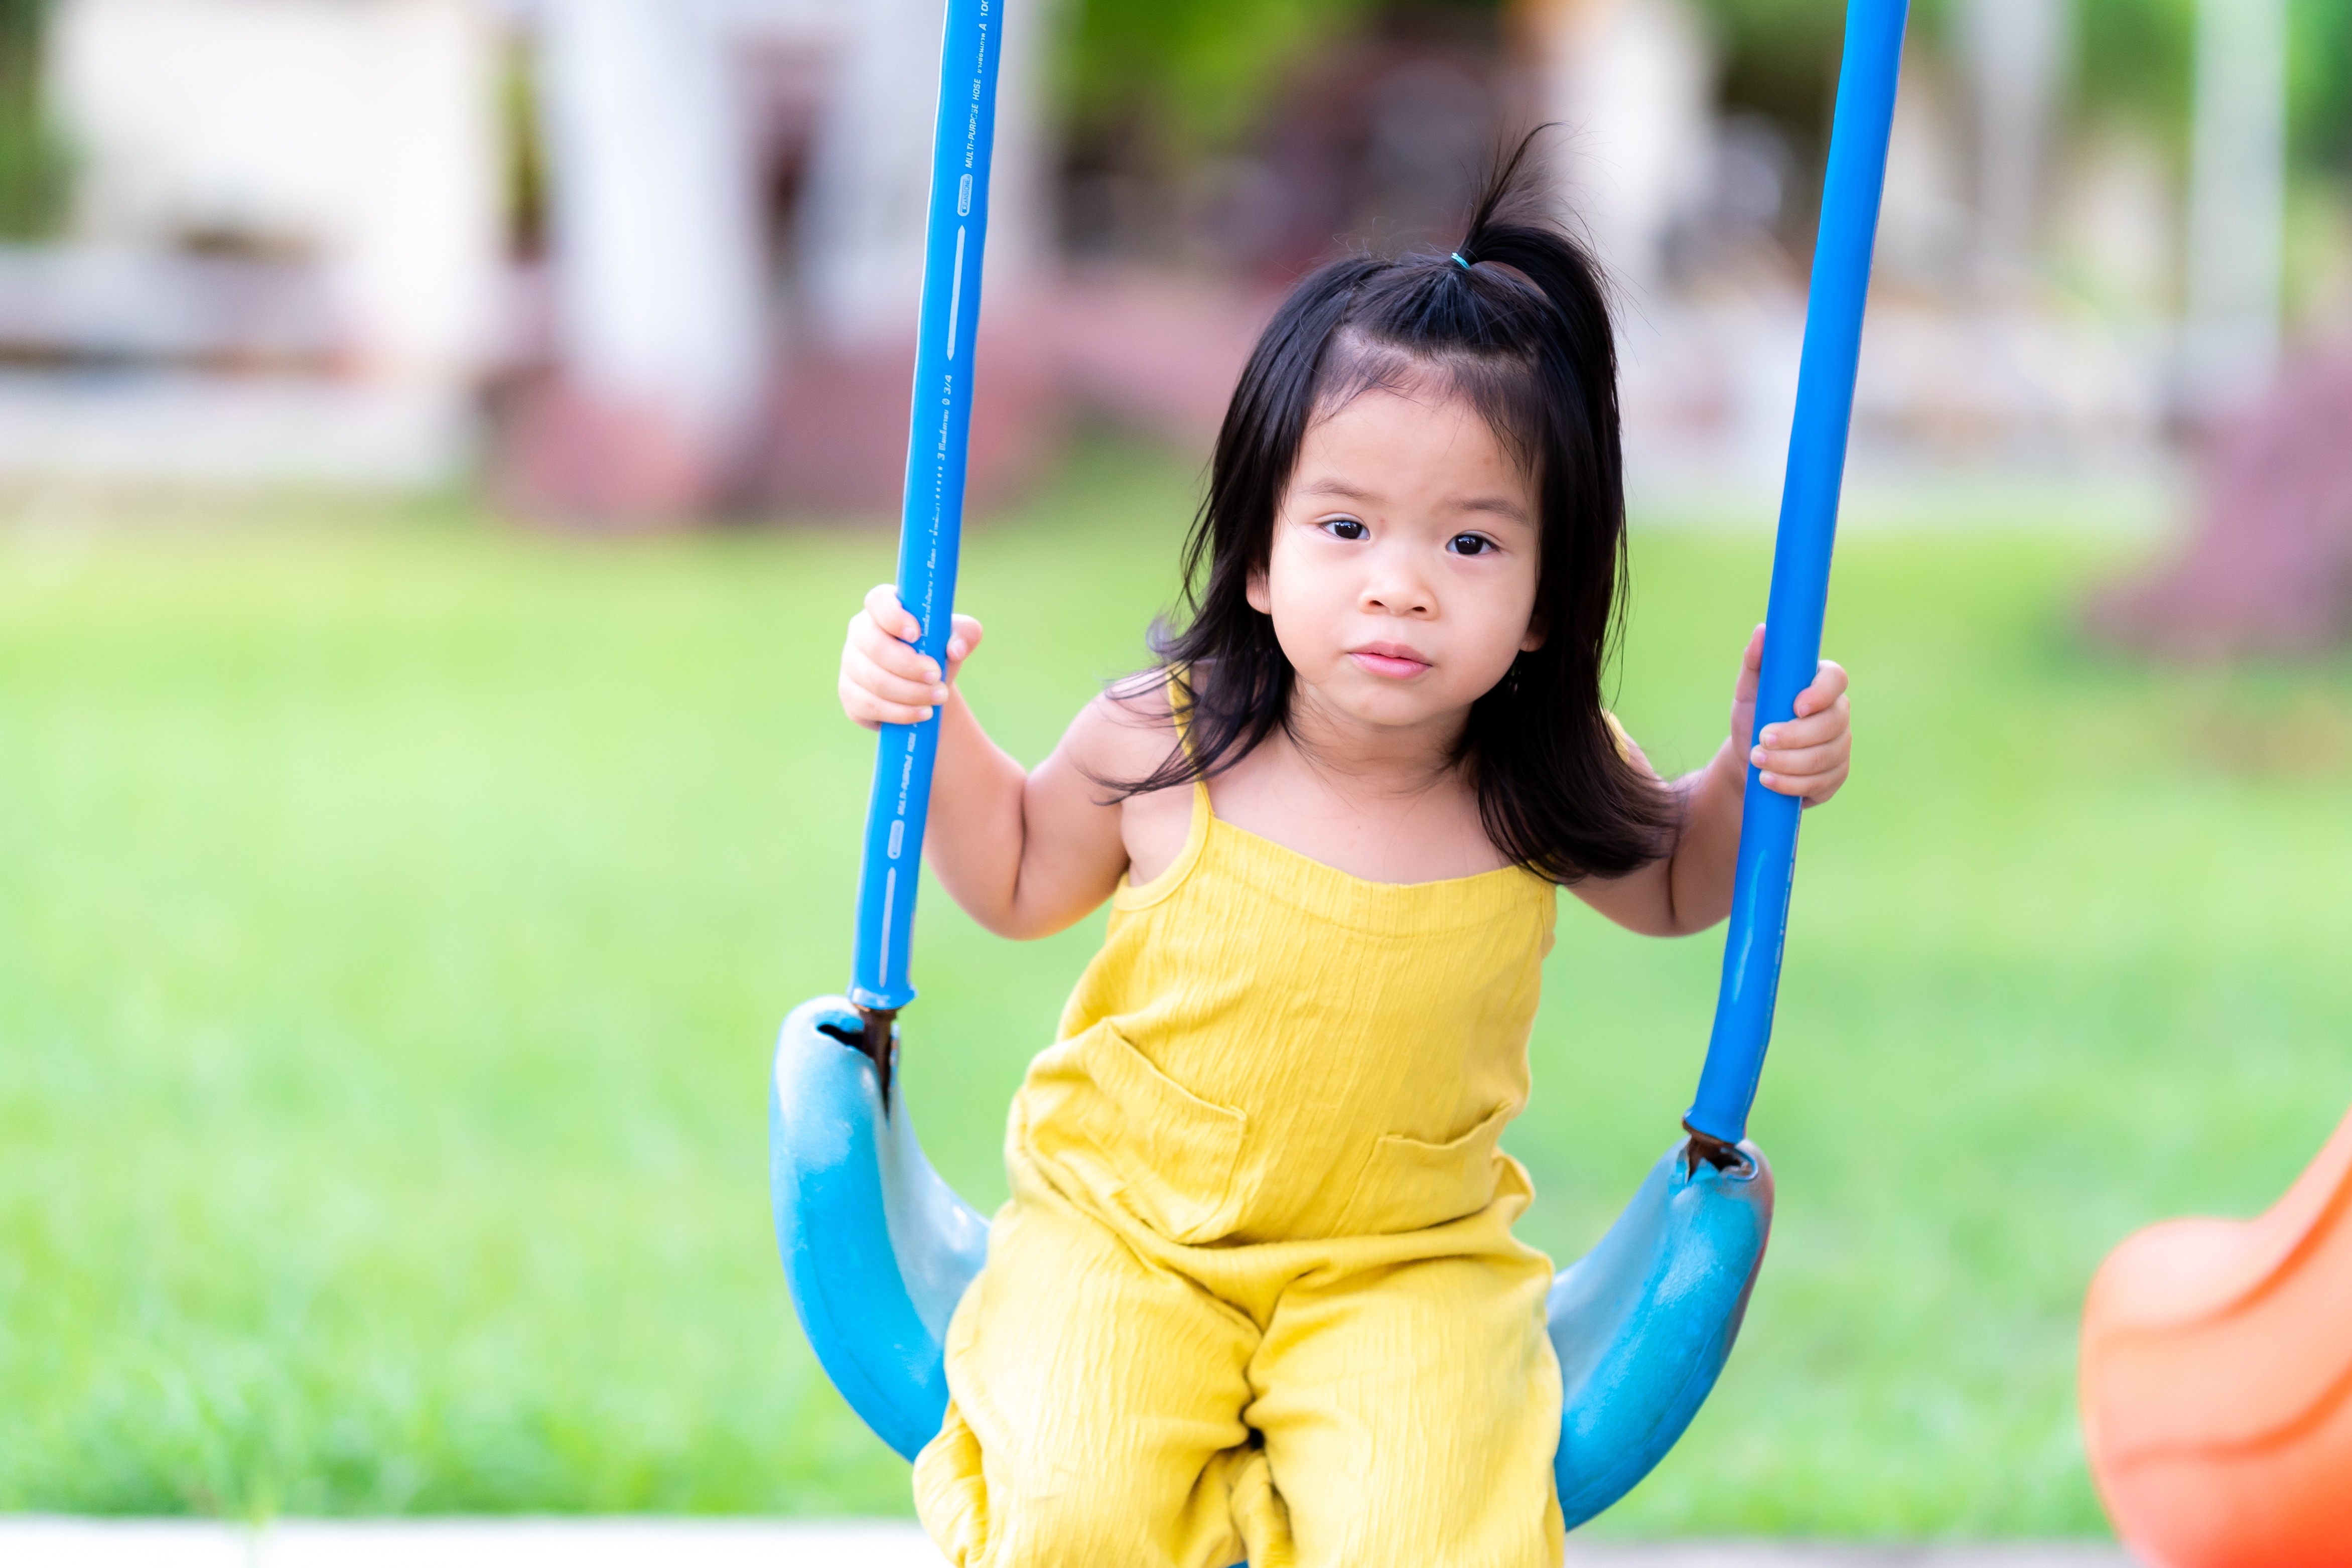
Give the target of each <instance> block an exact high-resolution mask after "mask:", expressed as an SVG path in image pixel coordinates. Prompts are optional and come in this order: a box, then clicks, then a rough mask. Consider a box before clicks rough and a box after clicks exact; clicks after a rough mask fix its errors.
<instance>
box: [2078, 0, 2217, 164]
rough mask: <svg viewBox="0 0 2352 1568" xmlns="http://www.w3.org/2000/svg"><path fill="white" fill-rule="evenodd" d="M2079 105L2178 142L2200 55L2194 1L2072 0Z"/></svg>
mask: <svg viewBox="0 0 2352 1568" xmlns="http://www.w3.org/2000/svg"><path fill="white" fill-rule="evenodd" d="M2074 16H2075V22H2074V79H2075V95H2076V100H2077V103H2078V106H2079V107H2080V108H2081V109H2082V110H2084V112H2085V113H2086V114H2088V115H2089V116H2091V117H2093V118H2107V117H2113V118H2119V119H2125V120H2133V121H2136V122H2137V123H2139V124H2141V125H2144V126H2147V127H2148V128H2150V129H2153V130H2155V131H2158V133H2159V134H2161V135H2163V136H2165V137H2166V138H2168V140H2170V141H2175V142H2178V143H2185V142H2186V141H2187V139H2188V134H2189V112H2190V110H2189V106H2190V103H2191V101H2192V98H2193V94H2194V83H2195V80H2196V57H2197V0H2074Z"/></svg>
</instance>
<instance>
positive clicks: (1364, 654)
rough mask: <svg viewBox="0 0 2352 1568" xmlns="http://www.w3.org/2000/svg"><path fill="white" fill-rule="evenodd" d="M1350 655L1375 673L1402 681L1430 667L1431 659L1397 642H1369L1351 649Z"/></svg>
mask: <svg viewBox="0 0 2352 1568" xmlns="http://www.w3.org/2000/svg"><path fill="white" fill-rule="evenodd" d="M1348 656H1349V658H1351V659H1353V660H1355V661H1356V663H1357V664H1359V665H1360V666H1362V667H1363V668H1364V669H1367V670H1370V672H1371V673H1372V674H1376V675H1385V676H1387V677H1388V678H1389V679H1390V680H1392V681H1402V680H1406V679H1409V678H1410V677H1412V676H1413V675H1417V674H1421V673H1422V671H1423V670H1425V669H1427V668H1429V661H1428V660H1426V659H1424V658H1423V657H1422V656H1421V655H1420V654H1418V653H1414V652H1413V651H1412V649H1410V648H1407V647H1404V646H1402V644H1400V643H1366V644H1365V645H1364V646H1363V647H1360V648H1353V649H1350V650H1349V653H1348Z"/></svg>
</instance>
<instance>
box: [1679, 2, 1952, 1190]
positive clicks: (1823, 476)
mask: <svg viewBox="0 0 2352 1568" xmlns="http://www.w3.org/2000/svg"><path fill="white" fill-rule="evenodd" d="M1909 11H1910V4H1909V0H1852V4H1850V5H1848V6H1847V8H1846V19H1845V59H1844V63H1843V66H1842V67H1841V68H1840V70H1839V73H1838V96H1837V120H1836V125H1835V129H1834V130H1833V131H1832V132H1831V135H1830V161H1829V176H1828V180H1827V182H1826V183H1825V184H1824V186H1823V189H1822V226H1821V238H1820V240H1819V242H1818V243H1817V244H1816V246H1814V250H1813V278H1812V289H1811V297H1810V298H1808V299H1807V301H1806V308H1805V350H1804V358H1803V361H1802V363H1801V368H1800V369H1799V371H1798V373H1797V417H1796V423H1795V427H1794V428H1793V429H1792V430H1791V431H1790V436H1789V471H1788V479H1787V482H1786V484H1785V486H1784V487H1783V488H1782V490H1781V492H1780V539H1779V542H1778V544H1777V546H1776V547H1775V549H1774V550H1773V555H1772V594H1771V599H1770V601H1769V608H1768V609H1767V611H1766V613H1765V624H1766V627H1767V630H1766V632H1765V639H1764V669H1763V674H1762V679H1761V681H1760V682H1759V687H1758V692H1757V700H1756V734H1761V733H1762V732H1763V728H1764V727H1765V726H1766V725H1768V724H1778V723H1780V722H1782V721H1784V720H1787V719H1790V718H1792V717H1794V716H1795V715H1796V711H1797V695H1798V694H1799V693H1800V692H1802V691H1803V690H1804V689H1805V687H1806V686H1808V685H1811V683H1812V679H1813V674H1814V671H1815V669H1816V668H1817V667H1818V666H1819V664H1820V663H1821V656H1822V614H1823V612H1824V611H1825V610H1826V609H1827V607H1828V603H1829V592H1830V549H1831V547H1832V545H1833V544H1834V543H1835V542H1836V539H1837V513H1838V495H1839V490H1840V488H1841V486H1842V485H1843V480H1844V477H1845V448H1846V427H1847V425H1848V423H1850V422H1851V421H1852V419H1853V380H1854V369H1855V364H1856V361H1858V359H1859V357H1860V355H1861V353H1862V315H1863V307H1864V302H1865V300H1866V299H1867V298H1868V294H1869V289H1870V258H1871V250H1872V246H1873V241H1874V238H1875V237H1876V235H1877V233H1878V204H1879V196H1880V194H1881V193H1882V192H1883V191H1884V189H1885V183H1886V143H1887V140H1888V137H1889V135H1890V133H1891V132H1892V131H1893V128H1894V123H1895V82H1896V79H1897V78H1898V76H1899V75H1900V71H1901V67H1902V61H1903V29H1904V24H1905V22H1906V19H1907V16H1908V14H1909ZM1748 744H1749V745H1750V747H1753V746H1754V745H1755V737H1754V736H1753V735H1751V736H1750V737H1749V739H1748ZM1801 806H1802V802H1801V801H1799V800H1796V799H1795V798H1794V797H1793V796H1789V795H1781V794H1776V793H1775V792H1773V791H1772V790H1769V789H1765V788H1764V786H1763V784H1762V783H1761V782H1760V781H1759V779H1758V777H1757V769H1756V768H1755V767H1754V766H1753V765H1752V764H1751V765H1750V766H1749V768H1748V792H1747V795H1746V797H1745V800H1744V805H1743V807H1742V810H1743V815H1742V817H1741V824H1740V833H1739V861H1738V873H1737V876H1738V880H1737V882H1736V883H1735V885H1734V891H1733V894H1732V903H1731V929H1730V932H1729V934H1728V935H1727V936H1726V938H1725V940H1724V945H1723V988H1722V990H1721V991H1720V992H1719V993H1718V994H1717V998H1716V1004H1715V1032H1714V1034H1713V1036H1712V1038H1711V1039H1709V1040H1708V1041H1707V1048H1706V1067H1705V1069H1704V1070H1703V1071H1701V1072H1700V1074H1699V1082H1698V1096H1697V1098H1696V1100H1695V1101H1694V1102H1693V1103H1692V1105H1691V1108H1690V1113H1689V1114H1688V1115H1686V1116H1685V1117H1684V1119H1683V1125H1684V1126H1685V1127H1686V1128H1688V1129H1689V1130H1690V1131H1691V1132H1692V1133H1693V1134H1696V1139H1704V1140H1706V1143H1707V1144H1711V1145H1716V1146H1717V1149H1706V1148H1704V1147H1703V1148H1702V1152H1703V1153H1704V1154H1705V1155H1706V1157H1709V1158H1714V1157H1717V1150H1718V1149H1719V1150H1724V1151H1727V1150H1729V1149H1730V1148H1731V1146H1732V1145H1737V1144H1738V1142H1739V1140H1740V1139H1742V1138H1743V1137H1745V1136H1747V1134H1748V1109H1749V1107H1750V1106H1752V1105H1753V1104H1754V1103H1756V1084H1757V1081H1758V1080H1759V1078H1760V1077H1761V1076H1762V1074H1763V1071H1764V1051H1765V1048H1766V1047H1767V1046H1769V1044H1770V1043H1771V1040H1772V1005H1773V1002H1774V1000H1775V999H1776V998H1778V997H1779V995H1780V954H1781V949H1782V946H1783V945H1784V944H1785V943H1786V941H1787V939H1788V935H1789V891H1790V883H1791V882H1792V881H1793V879H1794V878H1795V876H1796V869H1797V821H1798V817H1799V815H1800V812H1801Z"/></svg>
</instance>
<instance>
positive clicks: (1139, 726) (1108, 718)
mask: <svg viewBox="0 0 2352 1568" xmlns="http://www.w3.org/2000/svg"><path fill="white" fill-rule="evenodd" d="M1180 703H1181V697H1180V695H1179V694H1178V688H1177V682H1176V678H1175V675H1174V673H1173V672H1171V671H1169V670H1166V669H1155V670H1145V671H1143V672H1142V673H1140V674H1133V675H1129V676H1126V677H1125V678H1123V679H1121V680H1117V681H1114V682H1112V683H1111V684H1110V685H1108V686H1107V687H1105V688H1104V689H1103V691H1102V692H1101V694H1100V695H1097V696H1096V697H1095V699H1094V700H1093V701H1092V702H1089V703H1088V704H1087V706H1085V707H1083V708H1080V709H1079V710H1078V716H1077V717H1076V718H1074V719H1072V720H1071V721H1070V727H1069V730H1068V732H1067V734H1066V735H1065V736H1064V737H1063V740H1062V747H1063V749H1064V751H1065V752H1066V753H1067V754H1068V756H1069V758H1070V760H1071V761H1072V762H1074V763H1076V765H1077V766H1078V767H1079V768H1081V769H1082V770H1083V771H1084V772H1085V773H1086V774H1087V776H1088V777H1090V778H1093V779H1098V780H1101V781H1103V782H1105V783H1108V784H1110V785H1112V786H1114V787H1118V786H1120V785H1125V784H1129V783H1134V782H1138V781H1140V780H1142V779H1150V778H1151V777H1152V776H1153V775H1155V774H1157V773H1159V772H1160V770H1161V769H1162V768H1165V767H1166V766H1167V765H1168V762H1169V760H1170V759H1171V758H1172V757H1173V756H1174V755H1175V753H1176V750H1177V747H1179V746H1181V744H1182V740H1181V736H1180V735H1179V733H1178V729H1177V723H1176V713H1177V708H1178V706H1179V705H1180Z"/></svg>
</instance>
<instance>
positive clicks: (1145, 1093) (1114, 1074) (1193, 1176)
mask: <svg viewBox="0 0 2352 1568" xmlns="http://www.w3.org/2000/svg"><path fill="white" fill-rule="evenodd" d="M1092 1033H1093V1038H1092V1039H1090V1040H1088V1041H1087V1045H1086V1047H1085V1050H1084V1052H1083V1055H1082V1060H1083V1061H1085V1063H1086V1068H1087V1074H1088V1075H1089V1076H1090V1077H1091V1078H1093V1080H1094V1082H1095V1087H1096V1088H1097V1089H1098V1090H1099V1091H1100V1092H1099V1093H1097V1094H1095V1095H1093V1096H1090V1097H1089V1099H1088V1101H1087V1108H1086V1111H1085V1113H1084V1116H1083V1122H1084V1124H1085V1126H1086V1129H1087V1133H1088V1134H1090V1135H1092V1137H1093V1138H1094V1140H1095V1142H1096V1144H1097V1146H1098V1147H1099V1148H1100V1149H1101V1150H1102V1152H1103V1154H1104V1155H1106V1156H1108V1159H1109V1160H1110V1162H1111V1165H1112V1166H1113V1167H1114V1169H1116V1171H1117V1172H1118V1178H1119V1182H1120V1185H1121V1186H1124V1187H1125V1188H1126V1189H1127V1194H1128V1197H1129V1200H1130V1201H1131V1202H1133V1203H1134V1204H1135V1205H1136V1206H1137V1207H1138V1210H1139V1218H1143V1219H1145V1220H1147V1221H1149V1222H1150V1224H1151V1226H1152V1227H1153V1228H1155V1229H1157V1230H1159V1231H1160V1233H1161V1234H1162V1235H1164V1236H1166V1237H1168V1238H1169V1239H1171V1240H1173V1241H1181V1242H1183V1243H1186V1244H1187V1245H1194V1244H1198V1243H1200V1242H1203V1241H1209V1240H1213V1239H1216V1238H1217V1237H1218V1236H1220V1235H1222V1234H1223V1231H1224V1229H1225V1228H1226V1227H1227V1225H1228V1223H1229V1221H1228V1219H1227V1209H1228V1207H1230V1201H1231V1198H1232V1197H1233V1188H1234V1166H1236V1165H1237V1164H1238V1163H1239V1162H1240V1160H1241V1153H1242V1135H1243V1134H1244V1132H1245V1131H1246V1130H1247V1128H1248V1125H1249V1120H1248V1118H1247V1117H1245V1116H1244V1115H1243V1114H1242V1113H1240V1112H1239V1111H1236V1110H1234V1109H1233V1108H1232V1107H1230V1106H1226V1105H1220V1104H1218V1103H1215V1102H1214V1101H1211V1100H1203V1099H1202V1098H1201V1097H1200V1096H1199V1095H1198V1094H1195V1093H1193V1092H1192V1091H1191V1090H1190V1089H1187V1088H1185V1087H1184V1086H1183V1085H1182V1084H1181V1083H1179V1082H1176V1081H1175V1080H1174V1079H1173V1078H1171V1077H1169V1076H1168V1074H1166V1073H1165V1072H1162V1071H1160V1069H1159V1068H1158V1067H1157V1066H1155V1065H1154V1064H1153V1063H1152V1061H1151V1060H1150V1058H1149V1057H1147V1056H1145V1055H1144V1054H1143V1053H1142V1052H1141V1051H1138V1050H1136V1049H1135V1047H1134V1046H1133V1045H1131V1044H1129V1042H1128V1040H1127V1038H1126V1037H1125V1036H1124V1035H1122V1034H1120V1033H1119V1032H1118V1029H1117V1028H1116V1027H1115V1026H1114V1025H1112V1024H1111V1023H1110V1022H1109V1021H1108V1019H1106V1020H1104V1021H1103V1022H1101V1023H1098V1024H1097V1025H1096V1026H1095V1027H1094V1030H1093V1031H1092Z"/></svg>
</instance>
